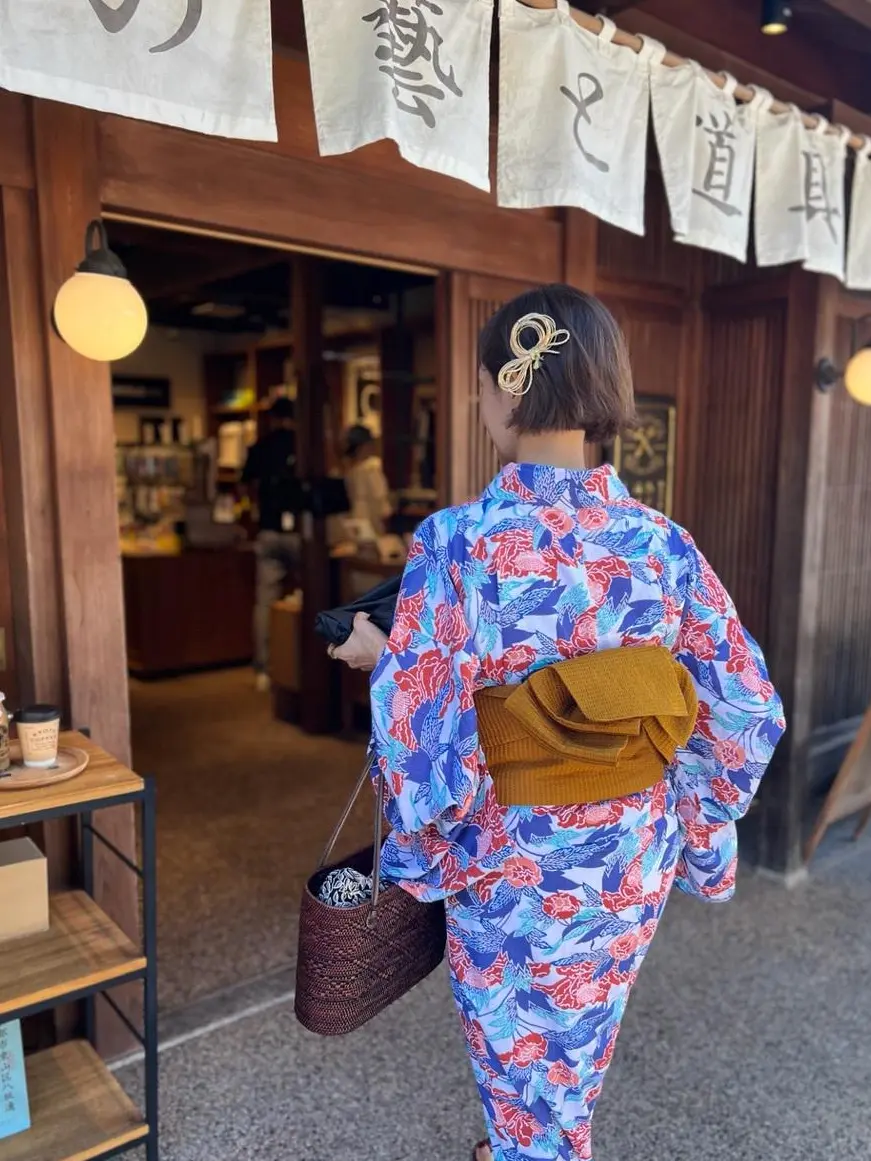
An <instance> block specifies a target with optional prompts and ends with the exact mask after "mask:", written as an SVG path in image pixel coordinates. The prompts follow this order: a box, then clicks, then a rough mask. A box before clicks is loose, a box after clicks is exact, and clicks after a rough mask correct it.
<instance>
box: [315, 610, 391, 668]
mask: <svg viewBox="0 0 871 1161" xmlns="http://www.w3.org/2000/svg"><path fill="white" fill-rule="evenodd" d="M386 644H387V638H386V637H385V636H384V634H383V633H382V632H381V630H380V629H379V628H378V627H377V626H376V625H373V624H372V622H371V621H370V620H369V614H368V613H356V614H355V616H354V628H353V629H352V631H351V636H350V637H349V638H348V640H347V641H346V642H345V644H344V645H333V646H331V647H330V650H329V654H330V657H332V658H333V659H334V660H335V661H344V662H345V664H346V665H348V666H349V667H350V668H351V669H364V670H367V671H368V670H370V669H374V668H375V666H376V664H377V663H378V658H379V657H380V656H381V653H382V650H383V649H384V646H385V645H386Z"/></svg>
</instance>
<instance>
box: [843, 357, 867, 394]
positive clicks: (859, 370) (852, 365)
mask: <svg viewBox="0 0 871 1161" xmlns="http://www.w3.org/2000/svg"><path fill="white" fill-rule="evenodd" d="M844 386H845V387H846V388H847V391H848V392H849V394H850V395H852V397H853V398H854V399H855V400H856V402H857V403H862V404H864V405H865V406H866V407H871V347H863V348H862V350H861V351H857V352H856V354H855V355H853V357H852V359H850V361H849V363H848V364H847V367H846V370H845V371H844Z"/></svg>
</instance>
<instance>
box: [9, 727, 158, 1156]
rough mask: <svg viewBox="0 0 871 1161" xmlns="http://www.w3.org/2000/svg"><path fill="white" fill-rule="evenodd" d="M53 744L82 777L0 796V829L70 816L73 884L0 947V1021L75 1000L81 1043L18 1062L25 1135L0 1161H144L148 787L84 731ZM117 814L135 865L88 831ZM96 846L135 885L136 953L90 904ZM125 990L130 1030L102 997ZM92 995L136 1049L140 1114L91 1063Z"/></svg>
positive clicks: (151, 938)
mask: <svg viewBox="0 0 871 1161" xmlns="http://www.w3.org/2000/svg"><path fill="white" fill-rule="evenodd" d="M61 744H62V745H72V746H78V747H80V748H81V749H84V750H86V751H87V752H88V754H89V759H90V761H89V765H88V768H87V769H86V770H85V771H84V772H83V773H82V774H81V775H79V776H78V777H77V778H74V779H71V780H70V781H69V782H66V783H61V784H59V785H58V786H57V787H46V788H42V789H39V790H35V791H34V790H31V791H24V790H22V791H17V792H0V830H5V829H9V828H12V827H21V826H25V825H27V826H30V825H32V824H34V823H39V822H45V821H48V820H50V819H57V818H68V817H74V818H75V819H76V820H77V826H78V833H79V840H80V847H79V849H80V852H81V868H82V873H81V885H80V889H78V890H70V891H61V892H53V893H52V895H51V898H50V910H51V922H50V927H49V930H48V931H47V932H44V933H42V934H39V935H35V936H25V937H23V938H22V939H16V940H12V941H10V942H8V943H3V944H0V1023H6V1022H8V1021H11V1020H18V1019H23V1018H25V1017H27V1016H32V1015H35V1014H36V1013H38V1012H43V1011H45V1010H46V1009H50V1008H54V1007H57V1006H58V1005H60V1004H69V1003H72V1002H76V1001H81V1002H82V1003H81V1007H82V1013H83V1015H82V1020H81V1027H80V1029H79V1032H80V1036H79V1037H78V1038H76V1039H74V1040H71V1041H66V1042H64V1043H61V1044H59V1045H57V1046H55V1047H53V1048H50V1049H47V1050H45V1051H42V1052H38V1053H34V1054H33V1055H30V1056H28V1057H27V1058H26V1060H25V1068H26V1072H27V1087H28V1096H29V1101H30V1114H31V1128H30V1129H29V1130H27V1131H25V1132H23V1133H19V1134H16V1135H15V1136H12V1137H8V1138H6V1139H5V1140H0V1161H36V1159H38V1161H72V1159H74V1158H78V1157H85V1156H86V1157H88V1158H89V1161H104V1159H106V1158H110V1157H117V1156H120V1155H121V1154H124V1153H127V1152H128V1151H130V1150H131V1149H135V1148H139V1147H141V1146H144V1147H145V1155H146V1158H147V1161H159V1139H158V1087H157V1086H158V1060H157V955H156V947H157V885H156V875H155V865H156V836H155V801H154V799H155V794H154V783H153V780H151V779H143V778H140V777H139V776H138V775H136V774H134V773H133V772H132V771H130V770H128V769H127V768H126V767H124V766H122V765H121V764H120V763H118V762H116V761H115V760H114V759H112V758H111V757H110V756H109V755H108V754H106V753H105V752H104V751H102V750H100V749H99V748H98V747H96V746H94V745H93V743H91V742H90V741H89V739H88V738H87V737H86V736H85V732H84V731H82V732H79V733H68V734H64V735H62V739H61ZM127 804H129V805H133V806H134V807H135V808H136V809H137V812H138V821H139V837H140V843H139V853H140V858H141V862H138V863H137V862H136V861H135V860H134V859H131V858H129V857H128V855H127V854H125V853H124V852H123V851H121V850H120V849H119V848H118V847H117V846H116V845H115V844H114V843H113V842H112V841H110V839H109V838H107V836H106V835H105V834H103V833H102V832H101V831H100V829H99V826H98V825H95V823H94V816H95V815H96V814H97V813H98V812H99V811H101V810H103V809H106V808H109V807H114V806H122V805H127ZM98 846H101V847H103V848H104V849H105V850H106V851H107V852H108V853H109V854H110V855H111V856H112V857H113V858H115V859H117V860H118V861H119V862H120V863H121V864H123V866H125V867H126V868H128V869H129V870H130V871H131V872H132V873H133V874H135V875H136V877H137V879H138V880H139V883H140V886H141V901H142V924H141V940H140V941H139V943H138V945H137V943H136V942H135V941H133V940H130V939H129V938H128V937H127V936H126V935H125V934H124V933H123V932H122V931H121V930H120V928H118V927H117V926H116V925H115V924H114V923H113V922H112V920H110V919H109V917H108V916H107V915H106V914H105V913H104V912H103V911H102V909H101V908H100V907H99V906H98V904H97V903H96V901H95V899H94V854H95V849H96V848H97V847H98ZM135 982H138V983H140V984H141V986H142V1020H141V1024H140V1025H139V1026H137V1023H136V1022H135V1021H134V1020H132V1019H130V1017H129V1015H128V1014H127V1013H126V1012H125V1011H123V1010H122V1009H121V1007H120V1006H119V1005H118V1004H117V1003H116V1002H115V1000H114V998H113V997H112V996H111V995H109V992H110V991H113V990H114V989H116V988H117V987H119V986H120V985H122V984H131V983H135ZM100 995H102V996H103V999H104V1001H105V1002H106V1003H107V1004H108V1005H109V1006H110V1007H111V1008H112V1010H113V1011H114V1012H115V1014H116V1015H117V1017H118V1018H119V1019H120V1020H121V1022H122V1023H123V1024H124V1025H125V1027H126V1028H127V1029H128V1030H129V1031H130V1033H131V1034H132V1035H133V1036H134V1037H135V1038H136V1040H137V1041H138V1043H139V1044H140V1045H141V1046H142V1050H143V1058H144V1106H145V1107H144V1115H143V1113H142V1112H140V1111H139V1110H138V1109H137V1108H136V1106H135V1105H134V1103H133V1101H132V1100H131V1099H130V1098H129V1097H128V1096H127V1094H126V1093H125V1092H124V1090H123V1089H122V1088H121V1086H120V1084H119V1083H118V1081H117V1080H116V1079H115V1077H114V1076H113V1075H112V1073H111V1071H110V1070H109V1068H108V1067H107V1065H106V1064H105V1063H104V1062H103V1061H102V1060H101V1059H100V1057H99V1055H98V1054H97V1051H96V1045H95V1033H96V1004H97V997H98V996H100Z"/></svg>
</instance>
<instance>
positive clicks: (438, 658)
mask: <svg viewBox="0 0 871 1161" xmlns="http://www.w3.org/2000/svg"><path fill="white" fill-rule="evenodd" d="M437 519H438V517H437V516H436V517H430V518H429V519H427V520H425V521H424V522H423V524H421V526H420V527H419V528H418V530H417V532H416V533H415V536H414V539H413V541H412V545H411V549H410V551H409V555H408V563H407V565H406V568H405V573H404V574H403V578H402V586H401V589H400V595H399V601H398V603H397V607H396V618H395V621H394V624H393V630H392V632H391V634H390V639H389V641H388V644H387V648H386V649H385V651H384V653H383V654H382V656H381V658H380V660H379V662H378V665H377V667H376V669H375V672H374V673H373V675H372V687H371V688H372V741H373V746H374V748H375V752H376V755H377V759H378V764H379V766H380V768H381V769H382V770H383V771H384V773H385V775H386V779H387V790H388V797H387V803H386V814H387V818H388V821H389V822H390V824H391V826H392V828H393V833H392V834H391V836H390V838H389V839H388V841H387V843H386V844H385V847H384V852H383V855H382V868H383V870H384V873H385V875H386V876H387V877H388V878H391V879H394V880H397V881H399V882H401V883H402V885H403V886H404V887H405V888H406V890H408V891H410V892H411V893H412V894H414V895H416V896H417V897H418V898H421V899H439V898H444V897H445V896H446V895H450V894H453V893H455V892H456V891H458V890H460V889H461V888H462V887H464V886H466V885H467V884H468V883H469V882H470V881H471V880H472V879H473V878H474V877H476V876H477V875H480V874H483V873H484V869H485V868H486V856H487V855H488V853H490V852H491V851H495V850H497V849H499V848H500V847H501V846H502V845H504V843H506V842H507V841H508V840H507V836H505V833H504V828H502V826H501V822H500V821H499V816H498V812H494V811H491V810H488V809H487V807H488V805H489V803H490V801H491V800H492V783H491V782H490V778H489V775H486V774H483V773H482V765H481V763H480V760H479V746H478V725H477V716H476V713H475V704H474V700H473V695H474V691H475V688H476V679H477V675H478V671H479V667H480V663H479V661H478V658H477V657H476V655H475V651H474V645H473V642H472V640H471V634H470V629H469V625H468V623H467V621H466V615H465V612H464V608H463V600H462V596H461V593H460V592H459V591H458V588H457V583H458V581H459V577H460V570H459V567H458V565H457V564H452V562H451V560H450V554H449V550H448V546H447V544H444V543H440V540H439V535H440V530H439V529H438V526H437V524H436V520H437ZM459 583H462V582H461V581H459Z"/></svg>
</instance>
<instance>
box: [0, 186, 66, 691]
mask: <svg viewBox="0 0 871 1161" xmlns="http://www.w3.org/2000/svg"><path fill="white" fill-rule="evenodd" d="M0 213H2V227H0V445H2V458H3V477H4V483H5V485H6V489H7V496H6V512H7V519H8V524H9V559H10V560H11V561H12V563H13V568H12V599H13V608H14V618H15V623H14V634H15V652H16V656H17V670H18V672H17V678H18V686H19V695H20V699H21V701H22V702H23V703H25V704H26V703H28V702H48V703H50V704H53V705H59V706H63V707H66V706H67V705H68V702H69V696H68V690H67V685H66V680H65V676H66V675H65V669H64V657H63V649H62V648H59V647H58V646H59V643H60V642H61V641H62V640H63V632H62V625H61V594H60V576H59V573H58V560H57V505H56V494H55V486H54V478H53V470H54V469H53V463H52V448H51V402H50V398H49V384H48V368H47V365H46V353H45V329H46V327H45V316H44V314H43V304H42V299H41V296H40V285H39V284H40V277H41V271H40V263H39V231H38V223H37V218H36V204H35V200H34V197H33V194H32V193H30V192H29V191H27V190H23V189H15V188H10V187H8V186H4V187H3V188H2V190H0Z"/></svg>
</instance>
